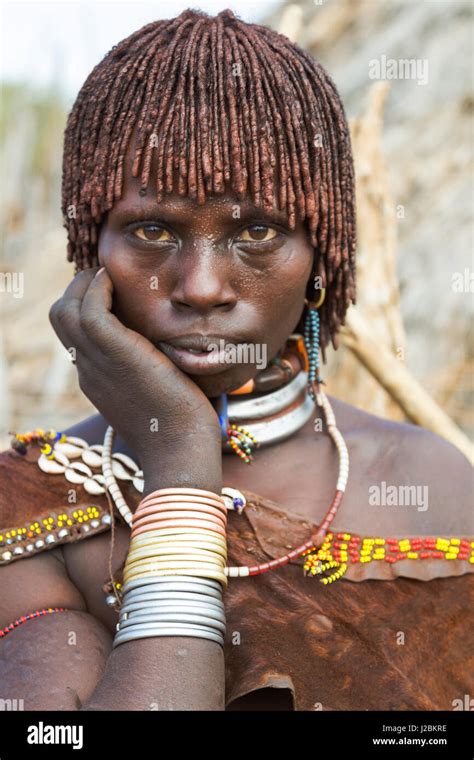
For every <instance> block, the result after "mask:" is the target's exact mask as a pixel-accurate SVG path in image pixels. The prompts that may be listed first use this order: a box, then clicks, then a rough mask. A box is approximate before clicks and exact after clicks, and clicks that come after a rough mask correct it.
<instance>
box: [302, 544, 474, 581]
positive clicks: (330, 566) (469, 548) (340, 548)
mask: <svg viewBox="0 0 474 760" xmlns="http://www.w3.org/2000/svg"><path fill="white" fill-rule="evenodd" d="M302 556H303V557H305V558H306V560H305V563H304V566H303V570H304V573H305V575H310V576H313V575H321V578H319V581H320V582H321V583H324V584H328V583H334V581H337V580H338V579H339V578H341V577H342V576H343V575H344V573H345V572H346V571H347V568H348V566H349V565H350V564H356V563H361V564H363V563H367V562H377V561H382V562H388V563H390V564H393V563H394V562H399V561H400V560H403V559H415V560H423V559H446V560H453V559H458V560H464V561H465V562H469V563H470V564H471V565H472V564H474V541H469V540H468V539H466V538H443V537H428V536H415V537H412V538H381V537H360V536H358V535H356V534H354V533H335V534H334V533H328V534H327V536H326V539H325V541H324V544H323V545H322V546H321V548H320V549H319V550H315V549H314V548H313V549H308V550H307V551H306V552H304V553H303V554H302Z"/></svg>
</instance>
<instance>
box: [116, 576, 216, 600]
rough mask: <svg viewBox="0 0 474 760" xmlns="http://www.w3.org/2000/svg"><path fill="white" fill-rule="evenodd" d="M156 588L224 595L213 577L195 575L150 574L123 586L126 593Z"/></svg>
mask: <svg viewBox="0 0 474 760" xmlns="http://www.w3.org/2000/svg"><path fill="white" fill-rule="evenodd" d="M142 586H146V587H147V588H154V590H156V591H187V592H190V593H191V592H192V593H194V592H196V593H201V594H209V595H210V596H215V597H217V598H219V599H220V598H221V597H222V586H221V584H220V583H219V582H218V581H214V580H213V579H212V578H196V577H195V576H193V575H189V576H183V575H148V576H146V577H145V578H134V579H133V580H132V581H129V582H128V583H125V584H124V586H123V587H122V592H123V593H124V594H126V593H128V592H129V591H131V590H132V589H136V588H141V587H142Z"/></svg>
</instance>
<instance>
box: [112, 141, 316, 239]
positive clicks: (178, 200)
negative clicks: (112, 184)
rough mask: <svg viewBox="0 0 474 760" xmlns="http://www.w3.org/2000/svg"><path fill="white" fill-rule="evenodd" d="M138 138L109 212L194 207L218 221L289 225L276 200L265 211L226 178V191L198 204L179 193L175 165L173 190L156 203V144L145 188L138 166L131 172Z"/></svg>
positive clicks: (127, 157) (171, 211) (171, 212)
mask: <svg viewBox="0 0 474 760" xmlns="http://www.w3.org/2000/svg"><path fill="white" fill-rule="evenodd" d="M136 146H137V141H136V135H135V134H134V135H133V137H132V139H131V141H130V143H129V145H128V148H127V151H126V153H125V157H124V163H123V184H122V195H121V198H120V199H119V200H116V201H115V203H114V205H113V207H112V209H111V210H110V211H109V214H114V215H116V214H121V213H127V214H137V215H140V214H142V215H148V216H153V214H158V213H159V214H161V215H169V216H170V217H171V216H173V215H175V214H180V213H182V212H186V213H190V212H192V211H196V212H197V213H199V214H200V215H202V214H203V211H204V210H206V213H209V214H211V215H212V217H213V218H214V219H215V220H216V222H218V221H219V220H220V219H221V218H226V219H229V217H230V218H234V219H236V220H239V219H240V220H242V219H244V220H245V219H246V218H251V217H259V218H261V219H264V220H265V219H266V220H268V221H272V222H274V223H279V224H282V225H286V226H288V218H287V214H286V210H285V209H279V208H278V205H277V202H276V200H275V203H274V205H273V209H272V210H270V211H264V209H263V208H262V207H261V206H258V205H256V204H255V203H254V201H253V199H252V197H251V195H250V194H248V195H246V196H245V197H244V198H239V196H238V195H237V193H236V192H235V191H234V190H233V189H232V187H231V186H230V183H229V182H226V183H225V191H224V192H223V193H218V194H215V193H209V192H206V200H205V203H204V204H199V203H198V202H197V200H196V199H195V198H192V197H189V196H187V195H180V194H179V193H178V190H177V188H178V170H177V169H174V172H173V190H172V192H170V193H164V194H163V198H162V200H161V201H160V202H159V203H158V201H157V191H156V181H157V171H158V161H157V155H158V148H154V149H153V151H152V154H151V164H150V175H149V179H148V186H147V188H146V191H145V192H144V191H143V190H142V189H141V179H140V175H141V169H142V167H141V166H140V170H139V172H138V176H136V177H134V176H133V172H132V169H133V162H134V159H135V151H136ZM275 191H276V192H275V196H276V197H278V193H277V188H275ZM302 227H303V224H302V223H300V222H297V226H296V228H297V229H298V228H302Z"/></svg>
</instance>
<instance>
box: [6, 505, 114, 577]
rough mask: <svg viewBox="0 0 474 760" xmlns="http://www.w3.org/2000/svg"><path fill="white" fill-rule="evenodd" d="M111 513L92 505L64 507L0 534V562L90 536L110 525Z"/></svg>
mask: <svg viewBox="0 0 474 760" xmlns="http://www.w3.org/2000/svg"><path fill="white" fill-rule="evenodd" d="M110 523H111V517H110V514H109V513H107V512H105V510H103V509H102V508H101V507H97V506H95V505H91V506H84V508H81V507H70V508H65V509H63V510H62V511H59V512H58V513H54V512H52V513H50V514H49V515H47V516H45V517H43V518H41V519H40V520H34V521H32V522H30V523H27V524H26V525H23V526H20V527H17V528H9V529H7V530H5V531H2V532H1V533H0V565H2V564H4V563H7V562H11V561H12V560H14V559H17V558H19V557H20V556H22V555H28V554H35V553H36V552H38V551H42V550H44V549H47V548H48V547H50V546H51V545H53V544H61V543H64V542H65V541H67V540H70V538H71V537H74V536H75V535H80V534H85V533H87V534H90V535H93V534H94V533H96V532H100V531H102V530H106V529H107V528H108V527H110Z"/></svg>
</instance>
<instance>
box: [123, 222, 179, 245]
mask: <svg viewBox="0 0 474 760" xmlns="http://www.w3.org/2000/svg"><path fill="white" fill-rule="evenodd" d="M132 234H133V235H135V237H137V238H139V240H144V241H145V242H147V243H169V242H170V241H171V240H173V239H174V238H173V235H172V234H171V232H168V230H165V228H164V227H160V226H159V225H158V224H143V225H142V226H141V227H135V229H134V230H132Z"/></svg>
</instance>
